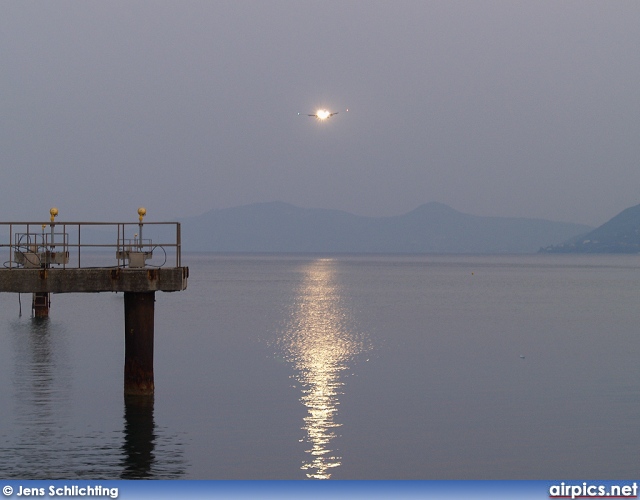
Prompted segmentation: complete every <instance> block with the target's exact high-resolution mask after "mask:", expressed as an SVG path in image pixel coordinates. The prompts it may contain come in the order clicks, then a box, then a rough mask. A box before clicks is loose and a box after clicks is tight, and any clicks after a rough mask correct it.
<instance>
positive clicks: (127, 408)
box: [120, 396, 156, 479]
mask: <svg viewBox="0 0 640 500" xmlns="http://www.w3.org/2000/svg"><path fill="white" fill-rule="evenodd" d="M155 438H156V436H155V422H154V420H153V397H149V396H147V397H145V396H142V397H141V396H125V397H124V443H123V444H122V452H123V453H122V455H123V463H122V469H123V470H122V474H121V475H120V477H121V478H122V479H143V478H150V477H152V468H153V462H154V454H153V451H154V448H155Z"/></svg>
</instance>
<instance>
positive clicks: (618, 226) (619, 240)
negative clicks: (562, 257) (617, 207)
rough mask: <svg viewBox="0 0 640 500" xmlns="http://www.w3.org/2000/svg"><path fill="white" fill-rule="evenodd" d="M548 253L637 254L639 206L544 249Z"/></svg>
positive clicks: (638, 243)
mask: <svg viewBox="0 0 640 500" xmlns="http://www.w3.org/2000/svg"><path fill="white" fill-rule="evenodd" d="M543 251H544V252H549V253H573V252H576V253H639V252H640V205H636V206H634V207H630V208H627V209H626V210H623V211H622V212H620V213H619V214H618V215H616V216H615V217H613V218H612V219H611V220H609V221H607V222H605V223H604V224H603V225H602V226H600V227H597V228H596V229H594V230H592V231H590V232H588V233H586V234H584V235H582V236H580V237H578V238H573V239H570V240H568V241H566V242H565V243H562V244H559V245H555V246H551V247H548V248H545V249H544V250H543Z"/></svg>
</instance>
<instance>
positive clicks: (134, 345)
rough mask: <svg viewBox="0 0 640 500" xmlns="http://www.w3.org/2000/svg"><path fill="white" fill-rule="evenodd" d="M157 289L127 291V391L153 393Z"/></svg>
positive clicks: (125, 340) (135, 394) (144, 393)
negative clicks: (154, 322) (154, 314)
mask: <svg viewBox="0 0 640 500" xmlns="http://www.w3.org/2000/svg"><path fill="white" fill-rule="evenodd" d="M154 303H155V292H125V293H124V393H125V395H132V396H151V395H153V390H154V384H153V312H154Z"/></svg>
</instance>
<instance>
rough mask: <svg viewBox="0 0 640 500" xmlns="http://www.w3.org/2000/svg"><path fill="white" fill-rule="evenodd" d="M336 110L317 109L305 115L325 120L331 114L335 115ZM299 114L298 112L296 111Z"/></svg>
mask: <svg viewBox="0 0 640 500" xmlns="http://www.w3.org/2000/svg"><path fill="white" fill-rule="evenodd" d="M337 114H338V111H334V112H333V113H332V112H331V111H327V110H326V109H319V110H318V111H316V112H315V113H314V114H308V115H307V116H315V117H316V118H317V119H318V120H326V119H327V118H331V117H332V116H333V115H337ZM298 115H300V113H298Z"/></svg>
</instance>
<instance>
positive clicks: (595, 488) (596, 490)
mask: <svg viewBox="0 0 640 500" xmlns="http://www.w3.org/2000/svg"><path fill="white" fill-rule="evenodd" d="M637 497H638V485H637V483H635V482H634V483H630V484H625V485H620V484H612V485H609V486H606V485H604V484H589V483H587V482H583V483H582V484H567V483H564V482H562V483H560V484H554V485H553V486H551V487H550V488H549V498H572V499H573V498H637Z"/></svg>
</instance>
